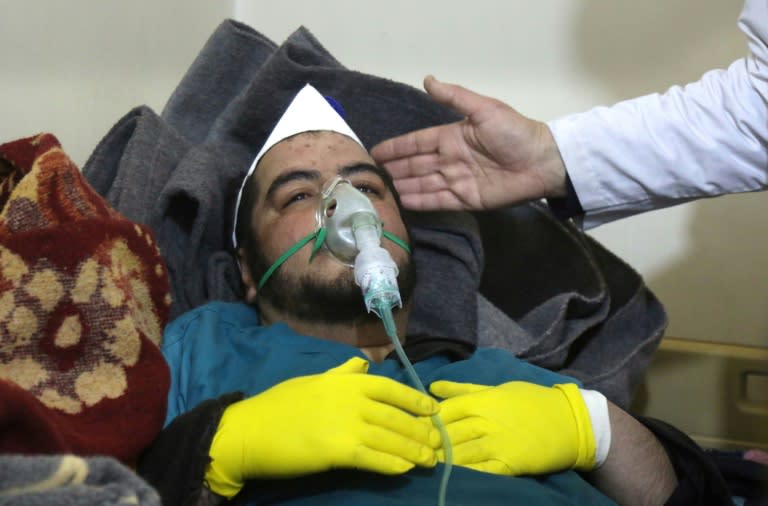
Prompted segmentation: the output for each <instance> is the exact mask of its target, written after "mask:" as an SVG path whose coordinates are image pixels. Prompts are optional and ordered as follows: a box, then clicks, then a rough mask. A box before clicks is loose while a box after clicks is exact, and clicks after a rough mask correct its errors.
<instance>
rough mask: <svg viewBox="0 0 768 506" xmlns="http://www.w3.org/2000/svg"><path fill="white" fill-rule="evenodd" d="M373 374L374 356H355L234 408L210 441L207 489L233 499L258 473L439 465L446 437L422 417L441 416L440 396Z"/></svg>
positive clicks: (390, 470)
mask: <svg viewBox="0 0 768 506" xmlns="http://www.w3.org/2000/svg"><path fill="white" fill-rule="evenodd" d="M367 372H368V362H367V361H365V360H363V359H362V358H357V357H356V358H351V359H349V360H348V361H347V362H345V363H344V364H342V365H340V366H338V367H335V368H333V369H330V370H328V371H326V372H324V373H322V374H315V375H312V376H301V377H298V378H293V379H290V380H287V381H284V382H282V383H279V384H277V385H275V386H273V387H272V388H270V389H268V390H265V391H264V392H262V393H260V394H258V395H255V396H253V397H250V398H248V399H244V400H242V401H239V402H236V403H234V404H232V405H230V406H229V407H227V409H226V410H225V411H224V414H223V416H222V417H221V420H220V422H219V426H218V429H217V431H216V434H215V435H214V437H213V442H212V443H211V448H210V452H209V455H210V457H211V459H212V461H211V463H210V464H209V466H208V468H207V469H206V473H205V479H206V483H207V485H208V488H210V489H211V490H212V491H214V492H215V493H217V494H219V495H223V496H225V497H228V498H231V497H233V496H234V495H236V494H237V493H238V492H239V491H240V489H241V488H242V486H243V485H244V482H245V480H248V479H251V478H257V479H258V478H289V477H294V476H301V475H304V474H310V473H317V472H321V471H326V470H329V469H332V468H356V469H364V470H368V471H373V472H377V473H382V474H400V473H404V472H406V471H408V470H410V469H411V468H413V467H414V465H419V466H434V465H435V464H436V463H437V454H436V452H435V449H436V448H438V447H439V446H440V434H439V432H438V431H437V430H436V429H435V428H434V427H432V424H431V423H430V422H429V420H428V419H424V418H418V417H419V416H429V415H432V414H434V413H436V412H437V411H438V409H439V405H438V403H437V401H435V400H434V399H432V398H431V397H430V396H428V395H425V394H423V393H421V392H419V391H418V390H415V389H413V388H410V387H408V386H406V385H403V384H401V383H398V382H396V381H394V380H392V379H389V378H384V377H381V376H373V375H368V374H367ZM414 415H415V416H414Z"/></svg>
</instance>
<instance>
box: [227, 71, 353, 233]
mask: <svg viewBox="0 0 768 506" xmlns="http://www.w3.org/2000/svg"><path fill="white" fill-rule="evenodd" d="M313 131H330V132H336V133H340V134H342V135H346V136H347V137H349V138H351V139H352V140H354V141H355V142H357V143H358V144H360V145H361V146H363V143H362V142H360V139H358V137H357V135H356V134H355V132H353V131H352V129H351V128H350V127H349V125H347V122H346V121H344V119H343V118H342V117H341V115H339V113H338V112H337V111H336V109H334V108H333V107H332V106H331V104H329V103H328V100H326V98H325V97H323V96H322V95H321V94H320V93H319V92H318V91H317V90H316V89H315V88H314V87H312V86H311V85H309V84H307V85H305V86H304V88H302V89H301V90H300V91H299V92H298V93H297V94H296V96H295V97H293V100H292V101H291V103H290V104H289V105H288V108H287V109H286V110H285V112H284V113H283V115H282V116H281V117H280V119H279V120H278V122H277V124H276V125H275V128H273V129H272V133H270V134H269V137H267V141H266V142H265V143H264V146H262V148H261V150H260V151H259V153H258V154H257V155H256V158H254V159H253V162H252V163H251V167H250V168H249V169H248V173H247V174H246V175H245V177H244V178H243V182H242V183H240V191H238V192H237V201H236V202H235V218H234V220H233V226H232V244H233V245H234V247H235V248H237V233H236V232H237V212H238V210H239V209H240V199H241V198H242V195H243V188H245V182H246V181H247V180H248V178H249V177H250V175H251V174H253V171H254V169H255V168H256V165H257V164H258V163H259V160H261V157H263V156H264V154H265V153H266V152H267V151H269V149H270V148H271V147H272V146H274V145H275V144H277V143H278V142H280V141H282V140H285V139H287V138H288V137H292V136H294V135H296V134H300V133H303V132H313ZM363 147H365V146H363Z"/></svg>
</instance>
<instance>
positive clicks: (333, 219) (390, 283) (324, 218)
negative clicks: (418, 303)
mask: <svg viewBox="0 0 768 506" xmlns="http://www.w3.org/2000/svg"><path fill="white" fill-rule="evenodd" d="M317 221H318V225H319V226H320V227H321V228H324V229H325V233H326V235H325V241H324V245H325V247H326V248H327V249H328V251H329V252H330V253H331V254H332V255H333V257H334V258H336V259H337V260H339V261H340V262H342V263H344V264H346V265H350V266H352V267H353V269H354V274H355V282H356V283H357V284H358V285H359V286H360V289H361V290H362V292H363V300H364V302H365V307H366V309H367V310H368V311H369V312H370V311H374V312H375V313H376V314H377V315H378V316H379V317H381V316H382V315H381V314H380V312H379V308H380V307H381V306H382V304H384V305H387V306H388V307H389V308H393V307H395V306H397V307H401V306H402V300H401V298H400V290H399V289H398V286H397V274H398V270H397V265H396V264H395V262H394V260H392V256H391V255H390V254H389V252H388V251H387V250H386V249H384V248H382V247H381V237H382V224H381V220H380V219H379V215H378V213H377V212H376V209H375V208H374V207H373V204H372V203H371V201H370V200H369V199H368V197H366V196H365V195H364V194H363V193H362V192H361V191H360V190H358V189H357V188H355V187H354V186H352V184H351V183H350V182H349V181H347V180H345V179H342V178H340V177H337V178H335V179H334V180H333V181H331V183H330V184H329V185H328V186H327V187H326V188H325V190H323V193H322V199H321V202H320V208H319V209H318V212H317Z"/></svg>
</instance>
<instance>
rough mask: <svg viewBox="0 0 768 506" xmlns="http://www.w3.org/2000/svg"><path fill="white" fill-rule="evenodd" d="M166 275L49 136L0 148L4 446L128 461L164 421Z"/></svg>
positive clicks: (147, 239)
mask: <svg viewBox="0 0 768 506" xmlns="http://www.w3.org/2000/svg"><path fill="white" fill-rule="evenodd" d="M170 303H171V300H170V295H169V290H168V276H167V272H166V268H165V265H164V264H163V261H162V259H161V257H160V253H159V251H158V249H157V247H156V245H155V240H154V237H153V235H152V233H151V232H150V230H149V229H148V228H147V227H146V226H143V225H140V224H137V223H134V222H131V221H129V220H127V219H126V218H124V217H123V216H122V215H121V214H119V213H118V212H117V211H115V210H114V209H112V208H111V207H110V206H109V205H108V204H107V203H106V202H105V201H104V199H103V198H101V196H99V195H98V194H97V193H96V192H95V191H94V190H93V189H92V188H91V187H90V186H89V185H88V183H87V182H86V181H85V179H84V178H83V177H82V175H81V174H80V171H79V170H78V168H77V167H76V166H75V164H74V163H73V162H72V161H71V160H70V159H69V158H68V157H67V155H66V154H65V153H64V152H63V151H62V149H61V146H60V145H59V142H58V141H57V139H56V138H55V137H54V136H52V135H50V134H42V135H39V136H37V137H30V138H26V139H20V140H17V141H14V142H10V143H7V144H3V145H0V452H4V453H11V452H14V453H27V454H29V453H77V454H81V455H92V454H103V455H111V456H114V457H117V458H118V459H120V460H122V461H123V462H125V463H127V464H129V465H130V464H133V462H134V460H135V459H136V457H137V456H138V454H139V453H140V452H141V451H142V450H143V449H144V448H145V447H146V446H147V445H148V444H149V442H150V441H151V440H152V438H153V437H154V436H155V435H156V434H157V432H158V431H159V430H160V429H161V427H162V423H163V420H164V417H165V409H166V394H167V391H168V386H169V376H168V369H167V366H166V364H165V361H164V360H163V357H162V355H161V353H160V350H159V344H160V340H161V337H162V331H163V327H164V325H165V324H166V323H167V319H168V311H169V307H170Z"/></svg>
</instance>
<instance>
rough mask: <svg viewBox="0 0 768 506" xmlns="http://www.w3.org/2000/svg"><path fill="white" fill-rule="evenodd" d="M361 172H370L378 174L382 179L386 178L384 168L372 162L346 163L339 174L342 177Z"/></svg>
mask: <svg viewBox="0 0 768 506" xmlns="http://www.w3.org/2000/svg"><path fill="white" fill-rule="evenodd" d="M363 172H372V173H374V174H376V175H377V176H379V178H380V179H381V180H382V181H386V180H387V177H386V172H384V169H383V168H382V167H379V166H378V165H374V164H372V163H356V164H354V165H348V166H346V167H343V168H342V169H341V170H340V171H339V175H340V176H342V177H350V176H354V175H355V174H360V173H363Z"/></svg>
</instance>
